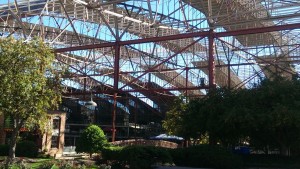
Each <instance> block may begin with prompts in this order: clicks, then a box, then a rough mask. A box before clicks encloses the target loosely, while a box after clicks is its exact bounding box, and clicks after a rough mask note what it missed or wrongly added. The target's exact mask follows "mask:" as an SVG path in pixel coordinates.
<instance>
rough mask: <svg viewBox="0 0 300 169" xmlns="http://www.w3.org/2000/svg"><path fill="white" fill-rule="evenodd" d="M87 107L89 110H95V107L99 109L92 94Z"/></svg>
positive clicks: (86, 104)
mask: <svg viewBox="0 0 300 169" xmlns="http://www.w3.org/2000/svg"><path fill="white" fill-rule="evenodd" d="M85 106H86V107H87V108H94V107H97V103H96V102H94V101H93V97H92V94H91V100H90V101H87V102H86V103H85Z"/></svg>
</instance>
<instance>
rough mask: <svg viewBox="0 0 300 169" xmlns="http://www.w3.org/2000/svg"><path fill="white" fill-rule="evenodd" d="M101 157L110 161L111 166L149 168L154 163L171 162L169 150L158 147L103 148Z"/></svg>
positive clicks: (134, 168) (131, 168) (114, 168)
mask: <svg viewBox="0 0 300 169" xmlns="http://www.w3.org/2000/svg"><path fill="white" fill-rule="evenodd" d="M102 155H103V159H104V160H107V161H110V162H112V168H113V169H116V168H118V169H119V168H125V166H130V169H141V168H143V169H150V168H152V166H153V165H154V164H156V163H167V162H168V163H171V162H172V157H171V155H170V154H169V152H168V151H167V150H166V149H164V148H160V147H152V146H127V147H124V148H113V149H105V150H104V151H102Z"/></svg>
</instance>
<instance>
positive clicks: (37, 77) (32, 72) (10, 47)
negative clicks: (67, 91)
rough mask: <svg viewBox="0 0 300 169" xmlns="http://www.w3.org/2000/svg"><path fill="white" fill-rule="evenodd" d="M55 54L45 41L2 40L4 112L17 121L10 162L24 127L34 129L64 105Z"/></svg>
mask: <svg viewBox="0 0 300 169" xmlns="http://www.w3.org/2000/svg"><path fill="white" fill-rule="evenodd" d="M53 60H54V54H53V52H52V50H51V49H50V48H48V47H47V46H46V44H44V43H43V42H42V41H41V40H38V39H33V40H32V41H26V42H24V40H22V39H20V40H15V39H13V38H1V39H0V81H1V89H0V112H2V113H4V115H5V116H10V117H11V118H12V119H13V121H14V123H13V124H14V125H13V128H12V129H13V131H12V138H11V142H10V145H11V146H10V152H9V158H8V161H11V159H12V158H14V157H15V152H14V151H15V146H16V141H17V140H16V139H17V137H18V135H19V131H20V129H21V127H26V128H27V129H31V128H32V127H36V124H41V120H42V119H44V117H45V116H46V112H47V110H48V109H50V108H56V105H57V103H58V101H60V88H59V87H58V86H59V85H58V81H59V78H58V77H57V76H56V75H55V74H54V71H53V70H52V67H51V64H52V61H53Z"/></svg>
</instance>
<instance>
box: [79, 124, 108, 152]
mask: <svg viewBox="0 0 300 169" xmlns="http://www.w3.org/2000/svg"><path fill="white" fill-rule="evenodd" d="M107 145H108V142H107V139H106V136H105V134H104V132H103V130H102V129H101V128H100V127H98V126H97V125H90V126H88V127H87V128H86V129H85V130H84V131H83V133H81V135H80V138H79V140H78V142H77V144H76V152H86V153H89V154H90V156H92V153H97V152H99V151H101V150H102V149H103V148H104V147H105V146H107Z"/></svg>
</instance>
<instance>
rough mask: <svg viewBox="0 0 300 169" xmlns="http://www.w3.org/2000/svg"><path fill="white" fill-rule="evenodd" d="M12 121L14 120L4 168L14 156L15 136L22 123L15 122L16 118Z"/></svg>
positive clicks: (17, 134)
mask: <svg viewBox="0 0 300 169" xmlns="http://www.w3.org/2000/svg"><path fill="white" fill-rule="evenodd" d="M14 121H15V122H14V127H13V131H12V133H11V139H10V142H9V151H8V157H7V159H6V164H5V168H8V167H9V165H10V164H11V163H12V162H13V159H14V158H15V157H16V145H17V138H18V136H19V133H20V128H21V126H22V123H21V124H20V123H18V122H16V120H14Z"/></svg>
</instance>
